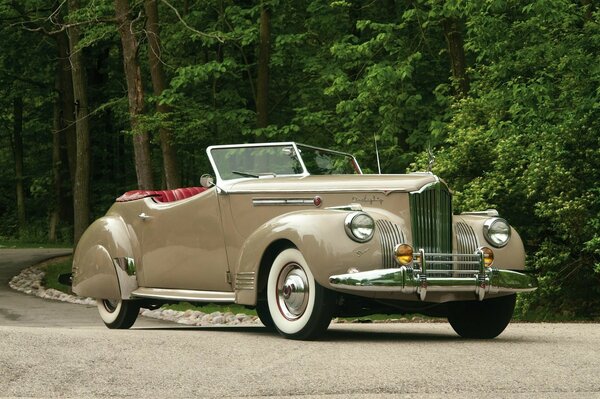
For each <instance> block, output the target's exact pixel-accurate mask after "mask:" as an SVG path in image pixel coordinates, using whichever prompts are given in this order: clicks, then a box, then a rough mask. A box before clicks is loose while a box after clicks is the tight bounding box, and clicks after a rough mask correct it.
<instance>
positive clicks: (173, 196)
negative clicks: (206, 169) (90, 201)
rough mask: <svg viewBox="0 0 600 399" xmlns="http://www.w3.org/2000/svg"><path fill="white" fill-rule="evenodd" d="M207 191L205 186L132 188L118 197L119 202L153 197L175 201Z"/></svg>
mask: <svg viewBox="0 0 600 399" xmlns="http://www.w3.org/2000/svg"><path fill="white" fill-rule="evenodd" d="M203 191H206V188H205V187H184V188H176V189H175V190H132V191H127V192H126V193H125V194H123V195H121V196H120V197H119V198H117V202H127V201H135V200H138V199H141V198H146V197H152V198H153V199H154V200H155V201H156V202H173V201H179V200H182V199H184V198H188V197H192V196H194V195H196V194H200V193H201V192H203Z"/></svg>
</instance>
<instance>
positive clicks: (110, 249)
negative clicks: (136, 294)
mask: <svg viewBox="0 0 600 399" xmlns="http://www.w3.org/2000/svg"><path fill="white" fill-rule="evenodd" d="M138 258H139V244H138V240H137V238H136V237H135V235H134V234H130V230H129V229H128V228H127V225H126V224H125V222H124V221H123V219H122V218H121V217H120V216H118V215H111V216H104V217H102V218H100V219H98V220H96V221H95V222H94V223H92V224H91V225H90V227H88V229H87V230H86V231H85V232H84V234H83V235H82V237H81V239H80V240H79V243H78V244H77V248H76V249H75V254H74V256H73V292H74V293H76V294H77V295H81V296H88V297H92V298H104V299H118V298H122V299H128V298H129V296H130V293H131V291H133V290H135V289H136V288H137V280H136V275H135V266H134V265H135V263H136V261H137V260H138ZM119 260H121V264H127V263H129V265H130V267H129V269H123V268H121V267H119V265H118V264H119V262H118V261H119Z"/></svg>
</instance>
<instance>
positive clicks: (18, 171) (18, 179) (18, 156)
mask: <svg viewBox="0 0 600 399" xmlns="http://www.w3.org/2000/svg"><path fill="white" fill-rule="evenodd" d="M13 146H14V147H13V154H14V158H15V189H16V194H17V218H18V220H19V236H20V237H21V238H22V237H23V232H24V230H25V189H24V185H23V98H22V97H15V98H14V99H13Z"/></svg>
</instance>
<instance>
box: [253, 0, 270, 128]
mask: <svg viewBox="0 0 600 399" xmlns="http://www.w3.org/2000/svg"><path fill="white" fill-rule="evenodd" d="M270 21H271V11H270V10H269V9H268V7H267V6H266V5H265V4H264V3H263V5H262V8H261V10H260V44H259V49H258V79H257V82H256V118H257V121H256V125H257V127H259V128H264V127H267V126H268V125H269V56H270V50H271V32H270Z"/></svg>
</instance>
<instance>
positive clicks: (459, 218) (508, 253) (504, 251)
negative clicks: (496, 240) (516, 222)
mask: <svg viewBox="0 0 600 399" xmlns="http://www.w3.org/2000/svg"><path fill="white" fill-rule="evenodd" d="M489 218H490V216H479V215H469V214H461V215H455V216H454V217H453V219H454V225H455V227H454V228H455V231H456V233H457V234H456V235H455V239H457V240H458V235H459V234H460V233H459V231H460V229H457V224H459V223H464V224H466V225H468V226H469V227H470V228H471V229H472V231H471V233H470V234H472V235H473V240H474V242H475V243H476V246H479V247H481V246H486V247H490V248H491V249H492V250H493V251H494V267H495V268H498V269H509V270H525V248H524V246H523V240H522V239H521V236H519V233H518V232H517V231H516V230H515V229H514V228H513V227H512V226H511V234H510V241H509V242H508V244H506V246H504V247H502V248H496V247H494V246H493V245H491V244H489V243H488V242H487V240H486V239H485V237H484V235H483V225H484V223H485V221H486V220H487V219H489ZM455 248H456V244H455Z"/></svg>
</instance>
